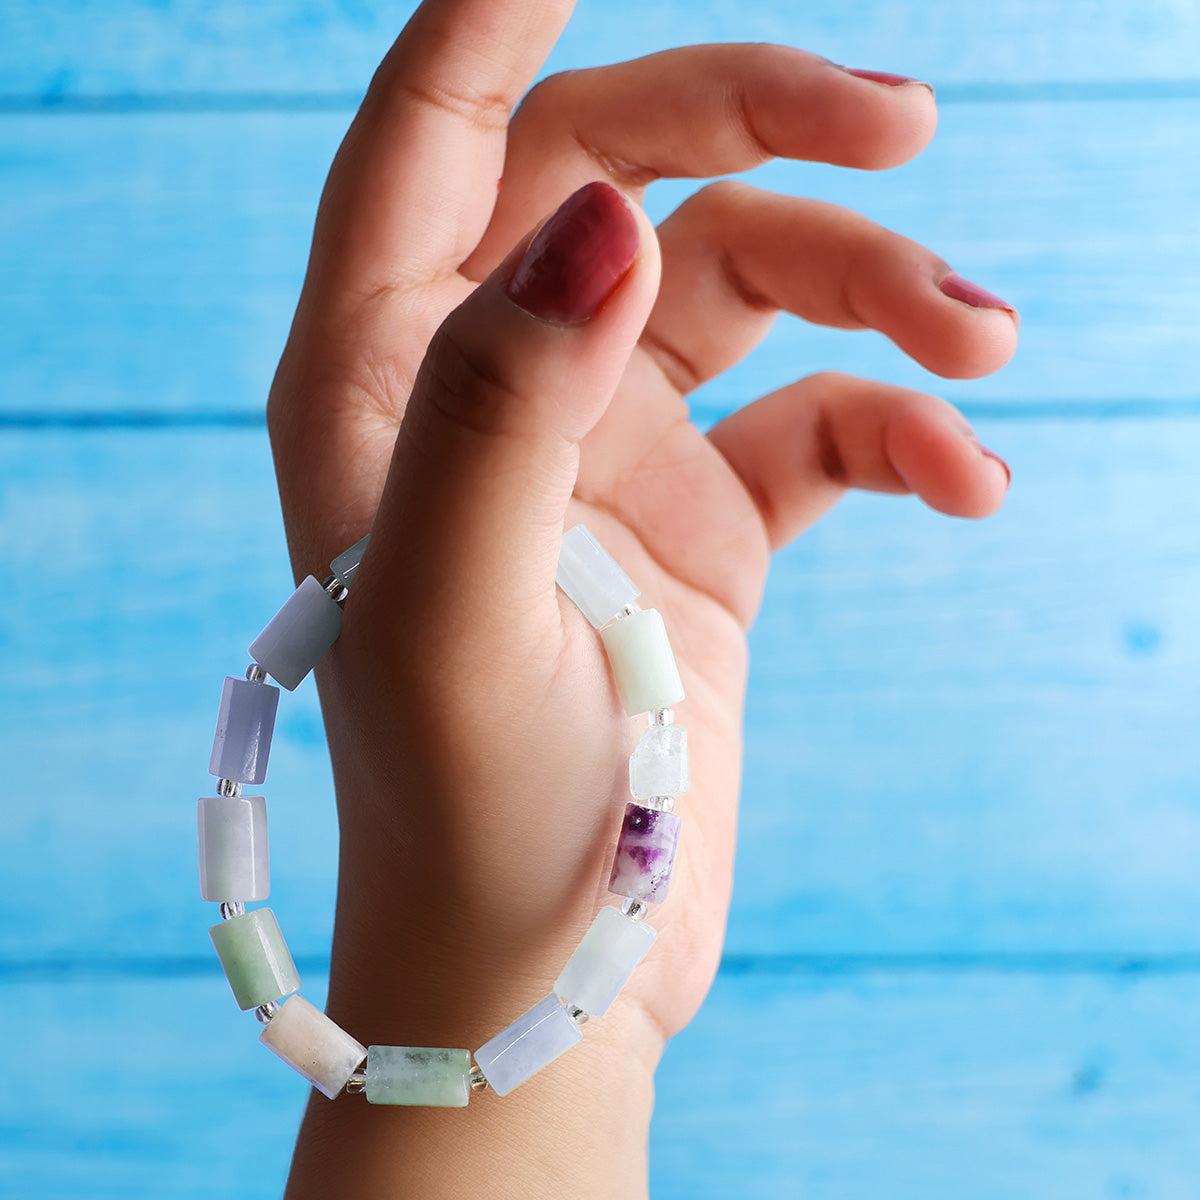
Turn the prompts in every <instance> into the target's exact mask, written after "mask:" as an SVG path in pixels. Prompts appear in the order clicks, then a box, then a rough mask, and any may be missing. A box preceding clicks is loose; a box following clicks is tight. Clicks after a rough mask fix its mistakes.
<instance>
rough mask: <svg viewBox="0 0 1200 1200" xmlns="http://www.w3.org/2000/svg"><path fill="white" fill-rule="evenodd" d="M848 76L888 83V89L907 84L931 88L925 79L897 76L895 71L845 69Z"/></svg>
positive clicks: (859, 68) (858, 68)
mask: <svg viewBox="0 0 1200 1200" xmlns="http://www.w3.org/2000/svg"><path fill="white" fill-rule="evenodd" d="M842 70H843V71H845V72H846V74H847V75H853V76H854V77H855V78H856V79H869V80H870V81H871V82H872V83H886V84H887V86H888V87H903V86H904V85H905V84H906V83H919V84H920V85H921V86H922V87H927V88H929V90H930V91H931V92H932V91H933V88H932V87H930V85H929V84H927V83H926V82H925V81H924V80H923V79H914V78H913V77H912V76H911V75H897V74H896V73H895V72H894V71H867V70H863V69H862V68H861V67H843V68H842Z"/></svg>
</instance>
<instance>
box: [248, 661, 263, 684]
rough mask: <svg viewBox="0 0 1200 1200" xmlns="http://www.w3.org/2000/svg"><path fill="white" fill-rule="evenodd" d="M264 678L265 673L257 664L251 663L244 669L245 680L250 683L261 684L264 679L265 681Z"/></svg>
mask: <svg viewBox="0 0 1200 1200" xmlns="http://www.w3.org/2000/svg"><path fill="white" fill-rule="evenodd" d="M266 677H267V673H266V671H264V670H263V669H262V667H260V666H259V665H258V663H251V664H250V665H249V666H248V667H247V668H246V678H247V679H248V680H250V682H251V683H261V682H262V681H263V680H264V679H266Z"/></svg>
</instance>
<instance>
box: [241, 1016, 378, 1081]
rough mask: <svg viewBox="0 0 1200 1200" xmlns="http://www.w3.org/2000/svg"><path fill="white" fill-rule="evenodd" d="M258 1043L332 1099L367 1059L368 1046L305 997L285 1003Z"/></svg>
mask: <svg viewBox="0 0 1200 1200" xmlns="http://www.w3.org/2000/svg"><path fill="white" fill-rule="evenodd" d="M258 1040H259V1041H260V1042H262V1044H263V1045H264V1046H266V1048H267V1049H268V1050H270V1051H271V1053H272V1054H277V1055H278V1056H279V1057H280V1058H282V1059H283V1061H284V1062H285V1063H287V1065H288V1066H289V1067H291V1068H292V1069H293V1070H295V1071H298V1072H299V1073H300V1074H301V1075H303V1076H304V1078H305V1079H307V1080H308V1082H309V1083H311V1084H312V1085H313V1087H315V1088H316V1089H317V1091H318V1092H320V1093H321V1094H322V1095H325V1096H328V1097H329V1099H330V1100H332V1099H333V1098H334V1097H335V1096H336V1095H337V1094H338V1093H339V1092H340V1091H341V1090H342V1088H344V1087H345V1086H346V1083H347V1081H348V1080H349V1079H350V1076H351V1075H353V1074H354V1072H355V1071H356V1070H357V1069H358V1064H359V1063H361V1062H362V1060H363V1059H364V1058H366V1057H367V1048H366V1046H364V1045H363V1044H362V1043H361V1042H359V1041H357V1040H356V1039H354V1038H352V1037H351V1036H350V1035H349V1034H348V1033H347V1032H346V1031H345V1030H344V1029H343V1028H342V1027H341V1026H340V1025H338V1024H337V1023H336V1022H334V1021H331V1020H330V1019H329V1018H328V1017H327V1016H326V1015H325V1014H324V1013H323V1012H322V1011H321V1010H320V1009H319V1008H317V1007H316V1006H315V1005H313V1004H310V1003H309V1002H308V1001H307V1000H305V998H304V997H303V996H292V997H291V998H290V999H289V1000H286V1001H285V1002H284V1004H283V1007H282V1008H280V1009H279V1011H278V1012H277V1013H276V1014H275V1015H274V1016H273V1017H272V1018H271V1019H270V1020H269V1021H268V1022H267V1024H266V1026H265V1027H264V1029H263V1031H262V1033H260V1034H259V1035H258Z"/></svg>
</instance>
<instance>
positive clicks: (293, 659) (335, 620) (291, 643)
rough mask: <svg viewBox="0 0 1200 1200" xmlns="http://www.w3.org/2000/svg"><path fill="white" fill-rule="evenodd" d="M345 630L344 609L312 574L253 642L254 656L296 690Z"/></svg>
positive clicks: (251, 650)
mask: <svg viewBox="0 0 1200 1200" xmlns="http://www.w3.org/2000/svg"><path fill="white" fill-rule="evenodd" d="M341 631H342V610H341V609H340V608H339V607H338V604H337V602H336V601H335V600H334V598H333V597H332V596H331V595H330V594H329V593H328V592H327V591H326V590H325V589H324V588H323V587H322V586H321V585H320V584H319V583H318V582H317V581H316V579H314V578H313V577H312V576H311V575H310V576H309V577H308V578H307V579H306V580H305V581H304V582H303V583H302V584H301V585H300V586H299V587H298V588H297V589H296V590H295V591H294V592H293V593H292V594H291V596H290V597H289V598H288V602H287V603H286V604H285V605H284V606H283V607H282V608H281V609H280V610H279V611H278V612H277V613H276V614H275V615H274V616H273V617H272V618H271V620H270V621H269V622H268V623H267V627H266V629H264V630H263V631H262V633H260V634H259V635H258V637H256V638H255V639H254V641H253V642H252V643H251V645H250V657H251V658H252V659H254V661H255V662H256V663H258V664H259V666H261V667H262V668H263V670H265V671H266V672H267V674H269V675H271V676H272V677H273V678H275V679H277V680H278V681H279V683H280V684H281V685H282V686H283V687H285V688H287V690H288V691H289V692H291V691H295V689H296V688H297V687H299V686H300V682H301V681H302V680H303V679H304V677H305V675H307V674H308V673H309V671H311V670H312V669H313V667H315V666H316V665H317V663H318V662H320V660H321V658H322V657H323V656H324V654H325V651H326V650H328V649H329V647H330V646H332V645H333V643H334V642H336V641H337V637H338V634H339V633H341Z"/></svg>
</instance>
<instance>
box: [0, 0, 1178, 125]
mask: <svg viewBox="0 0 1200 1200" xmlns="http://www.w3.org/2000/svg"><path fill="white" fill-rule="evenodd" d="M413 7H414V6H413V5H412V4H411V3H402V4H397V5H394V6H392V5H383V4H377V3H369V2H355V3H344V2H341V0H305V2H304V3H302V4H289V3H286V0H269V2H260V3H256V4H252V5H248V4H239V3H237V2H236V0H219V2H217V3H208V4H206V3H202V2H201V0H162V2H151V0H118V2H115V3H106V4H104V5H83V4H79V3H72V2H70V0H50V2H48V3H47V2H45V0H12V2H10V3H8V4H6V5H5V10H4V14H3V34H4V36H3V38H0V81H2V83H0V95H3V96H15V97H19V98H21V99H22V100H27V99H29V98H33V99H38V100H42V101H44V102H47V103H50V104H53V103H56V102H58V103H61V102H62V101H63V100H64V99H69V98H71V97H74V96H96V95H110V96H114V95H115V96H124V97H137V96H140V95H144V94H146V93H159V94H164V93H165V94H168V95H169V94H178V93H192V94H213V93H216V94H218V95H220V94H229V93H239V92H240V93H248V94H258V95H260V96H261V95H263V94H270V93H280V92H282V93H287V92H293V93H301V94H305V93H307V94H311V93H314V92H317V93H320V92H323V93H326V94H331V93H332V94H333V95H335V96H336V95H339V94H341V95H346V96H355V95H358V94H360V93H361V91H362V90H363V88H364V86H365V83H366V81H367V79H369V78H370V75H371V72H372V71H373V70H374V68H375V65H376V63H377V62H378V61H379V59H380V58H381V57H382V55H383V53H384V51H385V50H386V49H387V47H388V45H389V44H390V43H391V41H392V39H393V38H394V37H395V35H396V33H397V32H398V31H399V29H400V28H401V26H402V25H403V23H404V21H405V19H406V17H407V15H408V14H409V13H410V12H411V11H412V9H413ZM734 39H736V40H743V41H780V42H787V43H793V44H796V45H800V46H804V47H806V48H807V49H811V50H813V51H816V52H818V53H821V54H824V55H825V56H827V57H829V58H831V59H833V60H834V61H836V62H847V63H850V64H852V65H855V66H862V67H877V68H886V69H892V70H898V71H904V72H906V73H908V74H918V75H921V76H922V77H923V78H928V79H932V80H933V81H934V82H936V83H939V84H947V83H959V82H966V83H975V82H978V81H988V82H993V81H996V82H1000V83H1003V84H1012V83H1028V82H1039V83H1040V82H1043V81H1047V80H1066V81H1076V80H1078V81H1102V82H1104V83H1109V84H1111V83H1112V82H1117V81H1131V80H1151V81H1153V80H1171V81H1173V80H1180V79H1183V80H1194V79H1195V78H1196V60H1195V47H1196V46H1197V44H1200V14H1198V13H1197V12H1196V10H1195V9H1194V8H1193V7H1192V6H1191V5H1188V4H1183V3H1171V2H1170V0H1151V2H1150V3H1146V4H1142V5H1133V4H1130V3H1127V2H1125V0H1101V2H1099V3H1094V4H1089V5H1087V6H1086V7H1081V6H1079V5H1077V4H1071V3H1070V0H1052V2H1049V3H1040V2H1039V0H1014V2H1013V3H1009V4H1005V5H964V4H961V3H956V2H955V0H932V2H930V3H927V4H922V5H920V6H916V5H911V4H904V3H898V2H897V0H849V2H847V3H840V4H827V5H797V4H795V3H793V2H792V0H756V2H755V3H754V4H752V5H747V4H736V3H732V2H731V0H702V2H701V3H694V2H690V0H656V3H654V4H652V5H641V6H639V7H637V8H636V9H635V8H626V7H624V6H616V7H614V5H613V4H611V3H610V2H609V0H581V2H580V3H579V4H578V6H577V8H576V11H575V16H574V18H573V20H572V22H571V24H570V25H569V26H568V28H567V31H566V33H565V35H564V37H563V39H562V41H561V43H560V45H559V47H558V50H557V51H556V53H555V55H554V57H553V58H552V60H551V69H562V68H563V67H567V66H577V65H579V63H581V62H584V63H597V62H605V61H616V60H618V59H623V58H629V57H632V56H634V55H637V54H645V53H649V52H651V51H654V50H658V49H662V48H665V47H668V46H675V45H680V44H682V43H685V42H700V41H710V40H711V41H728V40H734Z"/></svg>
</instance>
